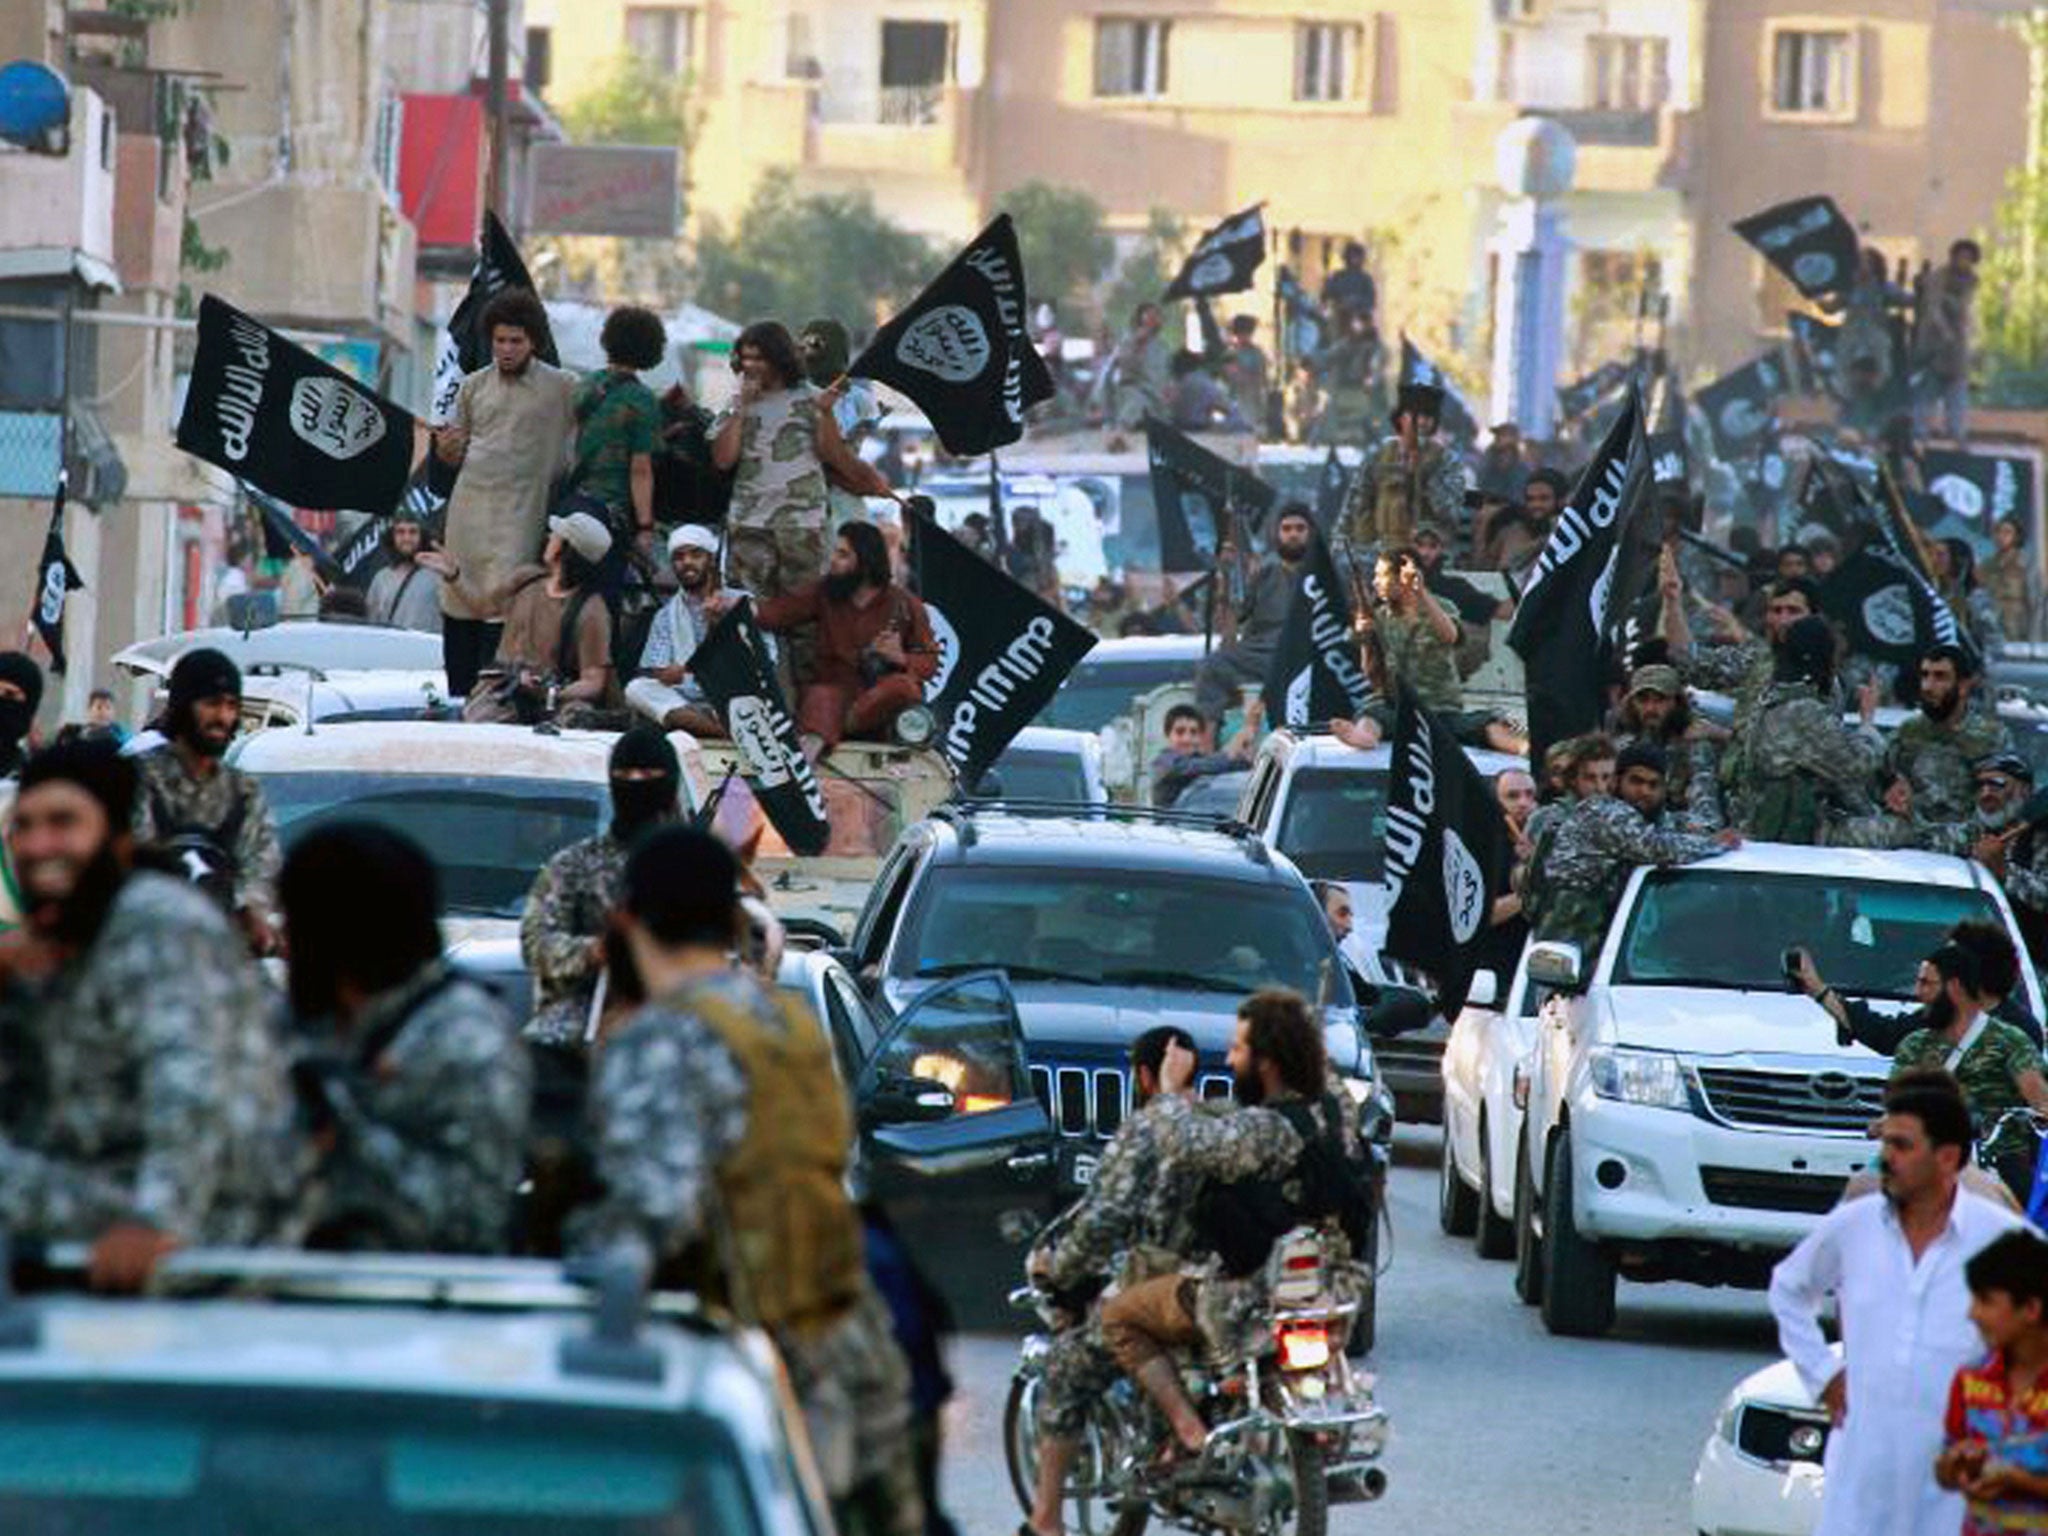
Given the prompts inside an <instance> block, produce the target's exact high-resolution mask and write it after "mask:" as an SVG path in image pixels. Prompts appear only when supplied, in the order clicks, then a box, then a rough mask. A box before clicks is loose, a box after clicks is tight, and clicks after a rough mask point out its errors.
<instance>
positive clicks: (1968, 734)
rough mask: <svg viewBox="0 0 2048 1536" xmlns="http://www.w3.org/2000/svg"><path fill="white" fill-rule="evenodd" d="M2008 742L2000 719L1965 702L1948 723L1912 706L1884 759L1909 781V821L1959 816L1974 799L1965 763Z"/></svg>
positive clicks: (1963, 817)
mask: <svg viewBox="0 0 2048 1536" xmlns="http://www.w3.org/2000/svg"><path fill="white" fill-rule="evenodd" d="M2011 745H2012V739H2011V737H2010V736H2009V735H2008V734H2007V733H2006V729H2005V722H2004V721H2002V720H2000V719H1999V718H1998V717H1997V716H1996V715H1994V714H1991V713H1989V712H1988V711H1985V710H1980V709H1975V708H1970V707H1965V708H1964V710H1963V712H1962V717H1961V718H1960V719H1959V720H1957V721H1956V722H1955V724H1954V725H1952V726H1950V725H1942V724H1939V723H1938V722H1936V721H1933V720H1930V719H1929V718H1928V717H1927V714H1926V712H1925V711H1924V710H1916V711H1915V712H1914V713H1913V714H1911V715H1909V716H1908V717H1907V718H1906V720H1905V721H1904V723H1903V724H1901V725H1900V726H1899V728H1898V730H1897V731H1896V732H1895V733H1894V734H1893V736H1892V744H1891V750H1890V751H1889V752H1888V753H1886V754H1885V764H1886V766H1887V767H1888V768H1889V769H1891V771H1893V772H1894V773H1903V774H1904V775H1905V776H1906V778H1907V779H1908V781H1910V782H1911V784H1912V786H1913V819H1914V820H1915V821H1918V822H1922V823H1937V822H1949V821H1964V820H1967V819H1968V817H1969V815H1970V813H1971V810H1972V808H1973V806H1974V805H1975V803H1976V788H1977V786H1976V780H1975V778H1974V777H1973V775H1972V774H1971V771H1970V770H1971V765H1972V764H1973V763H1975V762H1976V761H1977V760H1978V759H1979V758H1985V757H1989V756H1990V755H1991V754H1992V753H1994V752H2003V751H2006V750H2008V749H2009V748H2010V747H2011Z"/></svg>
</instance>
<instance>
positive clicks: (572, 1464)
mask: <svg viewBox="0 0 2048 1536" xmlns="http://www.w3.org/2000/svg"><path fill="white" fill-rule="evenodd" d="M0 1403H4V1404H5V1410H4V1412H0V1530H4V1531H6V1532H7V1533H8V1536H134V1533H135V1532H138V1531H147V1532H149V1533H150V1536H218V1533H220V1532H223V1531H233V1532H236V1533H238V1536H313V1533H316V1532H317V1533H328V1532H339V1531H346V1532H348V1533H349V1536H754V1533H756V1532H760V1531H763V1530H764V1528H765V1527H764V1524H763V1521H762V1517H761V1511H760V1509H759V1508H758V1507H757V1505H756V1502H755V1500H754V1498H753V1496H752V1494H751V1493H750V1492H749V1489H748V1484H747V1481H746V1477H745V1472H744V1468H743V1466H742V1464H741V1461H740V1452H739V1450H738V1448H737V1447H736V1445H735V1444H734V1442H733V1438H732V1435H731V1433H730V1432H729V1431H728V1429H727V1428H726V1426H725V1425H724V1424H723V1423H721V1422H720V1421H718V1420H717V1419H714V1418H711V1417H709V1416H708V1415H703V1414H694V1413H693V1414H677V1413H673V1412H668V1413H634V1412H625V1411H608V1412H600V1411H595V1410H591V1409H586V1408H576V1407H570V1406H567V1405H564V1404H561V1403H520V1402H516V1401H476V1400H458V1401H453V1402H451V1401H448V1400H445V1399H436V1398H428V1397H410V1396H408V1397H404V1398H400V1397H396V1396H388V1397H387V1396H379V1397H376V1398H374V1399H369V1400H360V1399H353V1398H351V1397H350V1396H349V1395H348V1394H342V1393H336V1392H334V1391H303V1392H276V1391H271V1392H250V1391H237V1392H234V1393H229V1392H226V1391H222V1390H218V1389H210V1390H204V1391H201V1390H195V1389H192V1388H188V1387H178V1388H160V1389H148V1388H140V1387H124V1388H122V1390H121V1391H119V1392H118V1393H110V1392H108V1391H107V1390H106V1389H105V1388H104V1387H94V1388H69V1389H65V1388H58V1389H49V1388H28V1389H24V1388H15V1389H11V1390H9V1391H7V1392H5V1393H0Z"/></svg>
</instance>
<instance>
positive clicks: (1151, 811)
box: [931, 796, 1266, 864]
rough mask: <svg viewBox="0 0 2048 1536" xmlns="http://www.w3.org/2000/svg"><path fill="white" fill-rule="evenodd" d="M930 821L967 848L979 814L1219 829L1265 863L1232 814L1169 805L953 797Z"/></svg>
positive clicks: (1253, 835) (1251, 834)
mask: <svg viewBox="0 0 2048 1536" xmlns="http://www.w3.org/2000/svg"><path fill="white" fill-rule="evenodd" d="M931 816H932V818H933V819H934V820H937V821H943V822H945V823H947V824H948V825H949V826H952V827H956V828H958V829H959V832H960V841H961V843H962V844H963V845H965V846H969V847H971V846H972V845H973V843H974V837H975V826H974V823H975V818H977V817H980V816H1020V817H1034V816H1035V817H1043V818H1046V819H1047V820H1051V819H1053V818H1055V817H1056V818H1059V819H1061V820H1066V821H1120V822H1127V823H1144V824H1148V825H1152V826H1161V827H1183V828H1186V829H1187V830H1188V831H1191V832H1220V833H1222V834H1223V835H1224V836H1225V837H1228V838H1231V839H1233V840H1235V841H1236V842H1237V843H1238V844H1239V845H1240V846H1242V847H1244V848H1245V850H1246V852H1247V853H1249V854H1250V855H1251V856H1252V857H1253V858H1254V859H1256V860H1257V861H1258V862H1259V863H1262V864H1263V863H1265V862H1266V845H1265V844H1264V843H1263V842H1261V841H1260V839H1259V835H1258V833H1257V832H1255V831H1254V830H1253V829H1252V828H1251V827H1249V826H1247V825H1246V824H1245V823H1244V822H1242V821H1239V820H1238V819H1237V818H1236V817H1234V816H1216V815H1211V814H1210V813H1209V812H1207V811H1180V810H1175V809H1173V808H1172V807H1171V806H1156V805H1124V804H1119V803H1118V802H1116V801H1102V802H1090V803H1088V804H1080V803H1077V802H1075V801H1072V800H1031V799H1014V800H1013V799H1007V798H1003V797H1000V796H999V797H997V798H995V799H992V800H976V799H966V800H960V799H954V800H948V801H946V802H944V803H943V804H941V805H938V806H935V807H934V808H933V809H932V811H931Z"/></svg>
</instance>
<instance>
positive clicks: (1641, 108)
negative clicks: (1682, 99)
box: [1586, 36, 1671, 112]
mask: <svg viewBox="0 0 2048 1536" xmlns="http://www.w3.org/2000/svg"><path fill="white" fill-rule="evenodd" d="M1670 100H1671V48H1670V44H1669V43H1667V42H1666V41H1665V40H1664V39H1663V38H1661V37H1614V36H1595V37H1589V38H1587V39H1586V105H1587V106H1589V107H1591V108H1593V109H1594V110H1595V111H1600V112H1648V111H1651V110H1653V109H1655V108H1657V107H1661V106H1664V105H1665V104H1666V103H1668V102H1669V101H1670Z"/></svg>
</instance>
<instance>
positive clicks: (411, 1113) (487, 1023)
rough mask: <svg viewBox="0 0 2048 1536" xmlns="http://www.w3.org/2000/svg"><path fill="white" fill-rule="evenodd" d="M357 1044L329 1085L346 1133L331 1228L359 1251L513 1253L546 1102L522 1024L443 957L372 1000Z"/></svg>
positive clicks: (326, 1189)
mask: <svg viewBox="0 0 2048 1536" xmlns="http://www.w3.org/2000/svg"><path fill="white" fill-rule="evenodd" d="M353 1036H354V1039H355V1040H358V1041H360V1042H361V1046H360V1049H359V1050H358V1051H357V1052H356V1055H355V1059H354V1060H353V1061H351V1062H349V1063H347V1064H346V1066H345V1067H343V1068H342V1069H341V1070H340V1071H339V1072H337V1073H336V1074H335V1075H333V1076H331V1077H330V1078H329V1080H328V1083H327V1096H328V1101H329V1103H330V1104H331V1105H332V1106H333V1108H334V1112H335V1118H336V1122H337V1124H336V1130H337V1132H338V1137H337V1143H336V1148H335V1151H334V1153H333V1154H332V1155H331V1156H330V1157H329V1158H328V1159H327V1160H326V1161H325V1162H324V1163H323V1165H322V1167H321V1191H320V1193H321V1200H320V1205H321V1220H322V1221H326V1222H331V1223H335V1224H338V1225H339V1226H340V1227H341V1228H342V1229H344V1230H346V1231H347V1232H348V1233H349V1234H350V1235H351V1237H352V1238H353V1239H356V1240H354V1241H351V1243H350V1246H356V1247H370V1246H375V1247H379V1248H386V1249H390V1250H392V1251H394V1252H404V1253H497V1252H502V1251H503V1250H504V1247H505V1239H506V1233H507V1230H508V1227H509V1224H510V1221H511V1214H512V1196H513V1191H514V1190H515V1189H516V1188H517V1187H518V1184H519V1179H520V1163H521V1158H522V1156H523V1154H524V1151H525V1143H526V1121H527V1112H528V1109H529V1106H530V1104H531V1102H532V1094H533V1081H532V1077H533V1074H532V1069H531V1067H530V1066H529V1065H528V1062H527V1059H526V1051H525V1049H524V1048H523V1047H522V1046H521V1045H520V1043H519V1040H518V1039H517V1026H516V1025H515V1024H514V1022H513V1020H512V1018H511V1016H510V1015H509V1014H507V1013H506V1011H505V1008H504V1006H503V1005H502V1004H501V1003H499V1001H498V1000H497V998H495V997H494V996H492V994H491V993H490V992H488V991H486V990H485V989H484V988H483V987H481V986H479V985H478V984H477V983H476V982H474V981H471V980H470V979H468V978H467V977H464V976H461V975H458V974H456V973H455V972H453V971H451V970H450V969H449V967H448V965H447V963H446V962H445V961H437V962H436V963H434V964H432V965H429V966H427V967H426V968H425V969H424V970H422V971H421V972H420V973H419V975H417V976H415V977H414V978H413V979H412V980H411V981H409V982H406V983H405V984H403V985H402V986H398V987H394V988H392V989H391V990H390V991H388V992H385V993H383V994H381V995H379V996H377V997H375V998H373V999H371V1001H370V1003H369V1004H368V1006H367V1007H366V1008H365V1009H364V1010H363V1013H362V1017H361V1018H360V1019H359V1020H358V1021H357V1023H356V1026H355V1029H354V1031H353Z"/></svg>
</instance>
